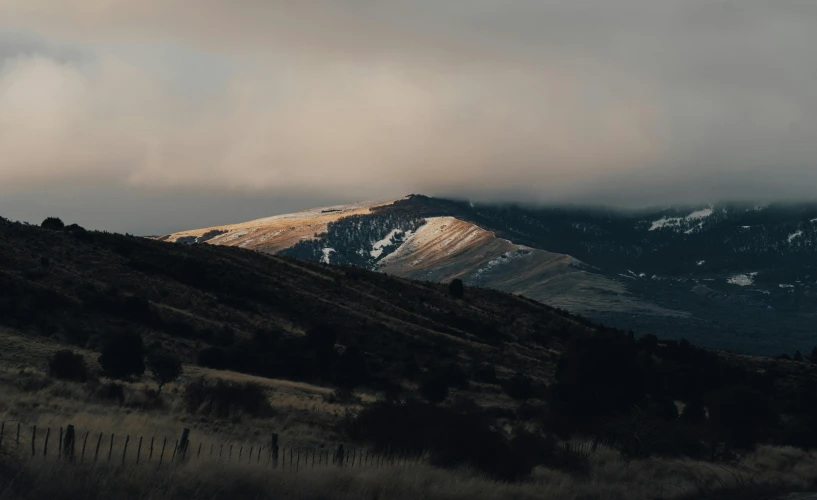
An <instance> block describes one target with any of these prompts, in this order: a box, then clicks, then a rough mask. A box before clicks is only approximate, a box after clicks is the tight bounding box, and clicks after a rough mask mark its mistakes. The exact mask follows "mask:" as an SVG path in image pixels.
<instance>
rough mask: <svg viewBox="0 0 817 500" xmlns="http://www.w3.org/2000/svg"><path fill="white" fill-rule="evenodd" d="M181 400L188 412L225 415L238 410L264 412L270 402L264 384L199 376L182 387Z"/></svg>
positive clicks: (253, 412)
mask: <svg viewBox="0 0 817 500" xmlns="http://www.w3.org/2000/svg"><path fill="white" fill-rule="evenodd" d="M184 401H185V404H186V405H187V411H188V412H190V413H198V414H207V415H213V416H217V417H229V416H230V415H232V414H234V413H236V412H241V413H247V414H250V415H256V416H261V415H266V414H268V413H269V412H270V410H271V408H270V404H269V401H268V400H267V393H266V391H264V388H263V387H261V386H260V385H258V384H253V383H238V382H227V381H225V380H207V379H204V378H200V379H198V380H196V381H194V382H191V383H189V384H187V385H186V386H185V388H184Z"/></svg>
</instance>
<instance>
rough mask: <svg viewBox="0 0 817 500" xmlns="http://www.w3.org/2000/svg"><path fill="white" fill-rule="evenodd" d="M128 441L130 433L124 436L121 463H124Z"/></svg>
mask: <svg viewBox="0 0 817 500" xmlns="http://www.w3.org/2000/svg"><path fill="white" fill-rule="evenodd" d="M129 442H130V434H128V435H127V436H125V446H124V447H123V448H122V465H125V455H127V453H128V443H129Z"/></svg>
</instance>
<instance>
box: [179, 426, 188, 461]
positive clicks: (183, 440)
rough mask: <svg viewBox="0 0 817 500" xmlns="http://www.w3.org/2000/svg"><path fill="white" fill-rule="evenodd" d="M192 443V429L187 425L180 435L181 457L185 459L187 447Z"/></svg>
mask: <svg viewBox="0 0 817 500" xmlns="http://www.w3.org/2000/svg"><path fill="white" fill-rule="evenodd" d="M189 445H190V429H188V428H187V427H185V428H183V429H182V432H181V434H180V435H179V446H178V447H179V459H180V460H184V459H185V458H186V457H187V448H188V446H189Z"/></svg>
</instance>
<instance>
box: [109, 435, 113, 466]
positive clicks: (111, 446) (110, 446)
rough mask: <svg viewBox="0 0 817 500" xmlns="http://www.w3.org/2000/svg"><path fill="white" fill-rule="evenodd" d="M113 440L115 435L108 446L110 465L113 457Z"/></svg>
mask: <svg viewBox="0 0 817 500" xmlns="http://www.w3.org/2000/svg"><path fill="white" fill-rule="evenodd" d="M113 438H114V434H113V433H111V444H110V445H108V462H109V463H110V461H111V456H112V455H113Z"/></svg>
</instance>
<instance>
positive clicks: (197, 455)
mask: <svg viewBox="0 0 817 500" xmlns="http://www.w3.org/2000/svg"><path fill="white" fill-rule="evenodd" d="M201 445H202V442H201V441H199V451H198V452H197V453H196V460H198V459H199V458H201Z"/></svg>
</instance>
